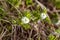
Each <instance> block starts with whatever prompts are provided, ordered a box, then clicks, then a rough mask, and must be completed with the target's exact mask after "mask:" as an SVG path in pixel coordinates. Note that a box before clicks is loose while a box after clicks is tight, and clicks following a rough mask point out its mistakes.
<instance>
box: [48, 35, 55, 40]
mask: <svg viewBox="0 0 60 40" xmlns="http://www.w3.org/2000/svg"><path fill="white" fill-rule="evenodd" d="M55 38H56V37H55V36H54V35H52V34H50V35H49V36H48V39H49V40H56V39H55Z"/></svg>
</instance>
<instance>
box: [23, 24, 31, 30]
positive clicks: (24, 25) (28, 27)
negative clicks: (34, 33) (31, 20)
mask: <svg viewBox="0 0 60 40" xmlns="http://www.w3.org/2000/svg"><path fill="white" fill-rule="evenodd" d="M22 26H23V28H24V29H25V30H28V29H31V26H30V25H29V24H23V25H22Z"/></svg>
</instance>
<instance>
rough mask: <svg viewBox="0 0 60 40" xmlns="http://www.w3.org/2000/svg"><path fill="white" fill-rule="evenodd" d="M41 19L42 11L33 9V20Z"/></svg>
mask: <svg viewBox="0 0 60 40" xmlns="http://www.w3.org/2000/svg"><path fill="white" fill-rule="evenodd" d="M39 19H40V11H39V10H33V11H32V20H33V21H37V20H39Z"/></svg>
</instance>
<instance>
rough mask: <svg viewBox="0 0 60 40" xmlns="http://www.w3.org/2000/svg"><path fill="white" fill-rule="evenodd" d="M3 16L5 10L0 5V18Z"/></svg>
mask: <svg viewBox="0 0 60 40" xmlns="http://www.w3.org/2000/svg"><path fill="white" fill-rule="evenodd" d="M5 16H6V12H5V11H4V9H3V8H2V7H0V18H3V17H5Z"/></svg>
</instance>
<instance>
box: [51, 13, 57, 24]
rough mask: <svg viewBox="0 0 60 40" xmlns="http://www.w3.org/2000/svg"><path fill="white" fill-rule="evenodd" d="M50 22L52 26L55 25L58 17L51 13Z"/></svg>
mask: <svg viewBox="0 0 60 40" xmlns="http://www.w3.org/2000/svg"><path fill="white" fill-rule="evenodd" d="M51 17H52V18H51V19H52V20H51V21H52V23H53V24H55V23H57V22H58V15H57V13H53V14H52V15H51Z"/></svg>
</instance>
